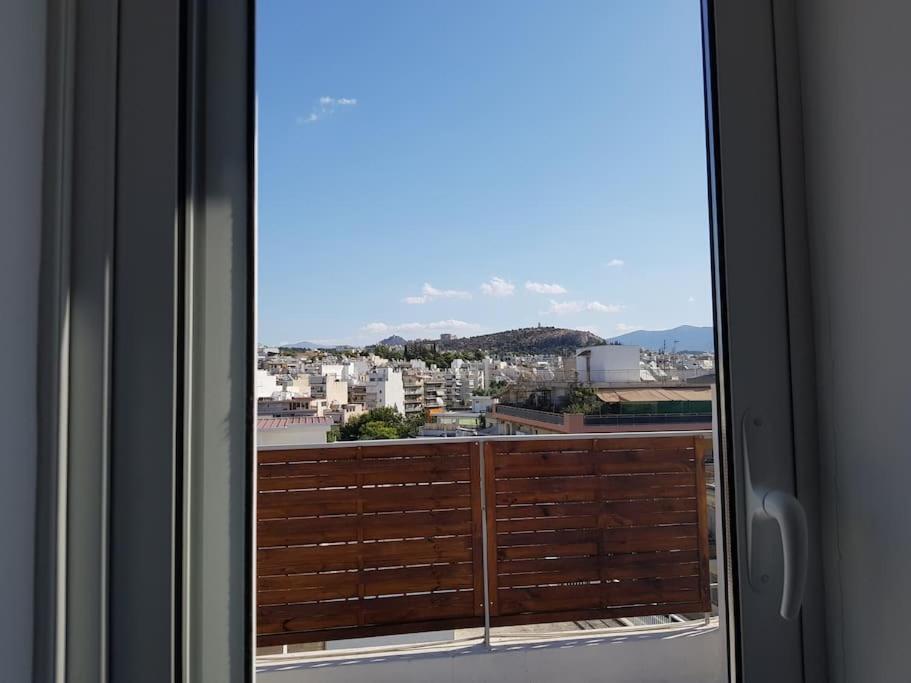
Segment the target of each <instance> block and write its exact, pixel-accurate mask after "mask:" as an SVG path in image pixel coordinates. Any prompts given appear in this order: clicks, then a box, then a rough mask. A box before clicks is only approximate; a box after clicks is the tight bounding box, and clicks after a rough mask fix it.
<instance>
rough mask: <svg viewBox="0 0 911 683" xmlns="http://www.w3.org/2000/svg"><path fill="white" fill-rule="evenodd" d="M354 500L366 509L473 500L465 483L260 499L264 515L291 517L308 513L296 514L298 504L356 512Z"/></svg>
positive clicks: (306, 507)
mask: <svg viewBox="0 0 911 683" xmlns="http://www.w3.org/2000/svg"><path fill="white" fill-rule="evenodd" d="M352 501H362V502H363V511H364V512H402V511H406V510H434V509H440V508H453V507H468V506H469V505H470V504H471V488H470V486H469V484H468V483H464V484H433V485H428V486H383V487H379V488H349V489H317V490H311V491H288V492H281V493H264V494H262V495H260V496H259V497H258V499H257V502H258V510H257V512H258V514H259V518H260V519H264V518H267V517H264V515H266V514H267V513H274V512H277V511H282V512H283V511H289V512H290V514H288V515H287V516H289V517H304V516H307V515H305V514H294V513H295V511H296V508H297V509H299V510H301V511H306V512H308V513H311V514H332V513H333V512H334V511H335V510H336V509H343V510H344V511H345V512H356V511H357V508H356V506H355V507H354V509H352V508H351V503H352ZM321 510H325V511H324V512H321Z"/></svg>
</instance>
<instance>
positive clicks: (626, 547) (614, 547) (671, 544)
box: [603, 536, 699, 554]
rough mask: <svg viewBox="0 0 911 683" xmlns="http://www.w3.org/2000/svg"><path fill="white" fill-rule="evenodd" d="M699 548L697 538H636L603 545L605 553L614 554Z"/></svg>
mask: <svg viewBox="0 0 911 683" xmlns="http://www.w3.org/2000/svg"><path fill="white" fill-rule="evenodd" d="M698 547H699V542H698V539H697V538H696V536H690V537H687V538H664V539H652V538H646V539H639V538H634V539H631V540H626V541H604V544H603V549H604V552H605V553H613V554H623V553H648V552H655V551H659V550H696V549H698Z"/></svg>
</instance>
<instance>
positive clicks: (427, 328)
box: [361, 319, 481, 334]
mask: <svg viewBox="0 0 911 683" xmlns="http://www.w3.org/2000/svg"><path fill="white" fill-rule="evenodd" d="M480 329H481V326H480V325H478V324H477V323H468V322H465V321H464V320H452V319H450V320H437V321H434V322H429V323H418V322H411V323H399V324H389V323H382V322H373V323H367V324H366V325H364V326H363V327H362V328H361V332H363V333H365V334H388V333H390V332H411V333H416V332H417V333H420V332H474V331H477V330H480Z"/></svg>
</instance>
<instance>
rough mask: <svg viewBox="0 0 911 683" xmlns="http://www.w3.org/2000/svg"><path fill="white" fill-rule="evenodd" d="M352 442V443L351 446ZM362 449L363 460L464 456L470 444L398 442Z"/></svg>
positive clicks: (364, 446)
mask: <svg viewBox="0 0 911 683" xmlns="http://www.w3.org/2000/svg"><path fill="white" fill-rule="evenodd" d="M353 443H354V442H352V444H353ZM358 445H360V446H362V447H363V454H364V455H363V457H364V459H365V460H372V459H374V458H400V457H409V458H414V457H417V456H441V455H465V456H467V455H468V453H469V446H470V445H471V442H470V441H469V442H461V443H452V442H450V441H443V440H440V441H439V442H437V443H419V442H408V441H400V442H398V443H392V444H388V445H387V444H377V445H370V446H366V445H364V444H358Z"/></svg>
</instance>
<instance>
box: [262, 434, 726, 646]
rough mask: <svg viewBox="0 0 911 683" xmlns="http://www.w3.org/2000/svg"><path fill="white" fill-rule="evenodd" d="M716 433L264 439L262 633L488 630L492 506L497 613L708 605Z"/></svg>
mask: <svg viewBox="0 0 911 683" xmlns="http://www.w3.org/2000/svg"><path fill="white" fill-rule="evenodd" d="M704 443H705V441H704V440H703V439H702V438H701V437H699V436H695V437H694V436H686V437H631V438H629V439H625V438H624V439H616V438H612V439H597V438H595V439H585V440H572V439H567V440H560V441H554V440H539V441H533V440H500V439H493V440H490V441H486V442H484V443H483V446H481V445H479V443H478V442H469V443H466V442H458V443H452V442H440V443H429V444H428V443H409V442H408V441H398V442H391V443H390V444H389V445H370V446H359V445H357V444H356V443H352V444H351V445H350V446H347V445H346V446H341V445H339V446H335V447H327V448H307V449H288V450H268V451H261V452H260V453H259V464H258V475H259V476H258V499H257V507H258V509H257V517H258V520H257V603H258V606H257V636H258V637H257V642H258V644H259V645H260V646H266V645H282V644H292V643H305V642H312V641H326V640H337V639H343V638H355V637H366V636H376V635H385V634H392V633H411V632H420V631H431V630H440V629H453V628H468V627H480V626H482V625H483V623H484V583H483V582H484V581H485V576H484V571H483V559H484V558H483V550H482V519H481V516H482V511H483V509H484V508H485V507H486V514H487V520H486V523H487V540H488V546H487V554H488V573H487V577H486V580H487V587H488V593H489V601H490V604H489V608H490V615H491V618H490V619H491V624H492V625H494V626H503V625H514V624H530V623H546V622H557V621H567V620H580V619H606V618H614V617H621V616H636V615H646V614H668V613H675V612H707V611H709V610H710V609H711V605H710V600H709V575H708V536H707V528H708V524H707V512H706V505H705V470H704V467H703V466H702V460H703V444H704ZM481 447H483V448H484V449H485V452H484V457H483V461H484V468H485V472H484V479H485V481H486V486H485V488H486V491H482V490H481V462H482V457H481V451H480V448H481ZM482 498H484V499H485V500H484V501H483V502H484V503H486V505H482Z"/></svg>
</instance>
